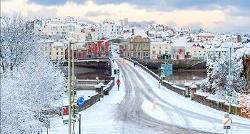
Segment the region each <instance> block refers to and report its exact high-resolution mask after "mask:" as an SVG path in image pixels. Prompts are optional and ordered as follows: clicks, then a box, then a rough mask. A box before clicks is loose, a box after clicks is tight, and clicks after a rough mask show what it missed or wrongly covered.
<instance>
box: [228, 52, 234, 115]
mask: <svg viewBox="0 0 250 134" xmlns="http://www.w3.org/2000/svg"><path fill="white" fill-rule="evenodd" d="M231 60H232V47H230V48H229V68H228V69H229V70H228V86H229V91H227V96H228V95H229V94H228V92H231V94H230V95H232V85H233V80H232V61H231ZM228 113H229V114H230V113H231V102H230V101H229V107H228Z"/></svg>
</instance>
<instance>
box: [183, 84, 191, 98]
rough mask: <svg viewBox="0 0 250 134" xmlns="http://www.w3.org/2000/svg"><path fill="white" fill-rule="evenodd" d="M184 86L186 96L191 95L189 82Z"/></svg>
mask: <svg viewBox="0 0 250 134" xmlns="http://www.w3.org/2000/svg"><path fill="white" fill-rule="evenodd" d="M184 88H185V97H190V89H189V84H188V83H184Z"/></svg>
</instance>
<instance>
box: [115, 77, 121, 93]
mask: <svg viewBox="0 0 250 134" xmlns="http://www.w3.org/2000/svg"><path fill="white" fill-rule="evenodd" d="M116 84H117V86H118V91H119V88H120V84H121V81H120V79H117V81H116Z"/></svg>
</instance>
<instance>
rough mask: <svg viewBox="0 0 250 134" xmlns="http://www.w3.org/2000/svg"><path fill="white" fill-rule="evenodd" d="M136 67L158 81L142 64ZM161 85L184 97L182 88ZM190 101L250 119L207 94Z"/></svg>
mask: <svg viewBox="0 0 250 134" xmlns="http://www.w3.org/2000/svg"><path fill="white" fill-rule="evenodd" d="M125 59H127V60H129V61H131V62H134V60H132V59H128V58H125ZM138 66H140V67H141V68H142V69H143V70H144V71H146V72H148V73H149V74H150V75H152V76H153V77H154V78H156V79H159V76H158V75H157V74H155V73H154V72H153V71H151V70H149V69H148V68H146V67H145V66H143V65H142V64H140V63H138ZM162 85H163V86H165V87H166V88H167V89H170V90H172V91H174V92H176V93H178V94H180V95H182V96H185V88H183V87H180V86H177V85H174V84H173V83H171V82H168V81H166V80H163V83H162ZM191 99H192V100H193V101H196V102H198V103H200V104H203V105H206V106H209V107H211V108H214V109H217V110H220V111H224V112H228V111H229V109H230V111H229V112H230V113H231V114H235V115H239V116H242V117H246V118H250V114H249V115H246V114H244V109H243V108H242V107H241V106H240V105H233V104H229V103H226V102H225V101H224V100H219V99H216V98H213V97H211V96H209V94H206V93H200V92H195V93H194V95H193V97H192V98H191Z"/></svg>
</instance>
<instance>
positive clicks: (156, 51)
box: [150, 42, 172, 59]
mask: <svg viewBox="0 0 250 134" xmlns="http://www.w3.org/2000/svg"><path fill="white" fill-rule="evenodd" d="M171 49H172V47H171V45H170V44H169V43H168V42H151V43H150V59H159V58H160V57H161V56H162V55H171Z"/></svg>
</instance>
